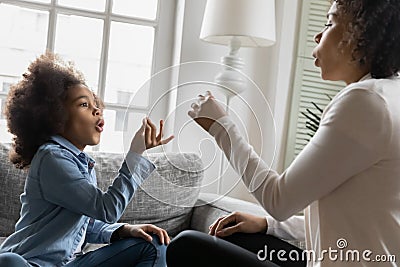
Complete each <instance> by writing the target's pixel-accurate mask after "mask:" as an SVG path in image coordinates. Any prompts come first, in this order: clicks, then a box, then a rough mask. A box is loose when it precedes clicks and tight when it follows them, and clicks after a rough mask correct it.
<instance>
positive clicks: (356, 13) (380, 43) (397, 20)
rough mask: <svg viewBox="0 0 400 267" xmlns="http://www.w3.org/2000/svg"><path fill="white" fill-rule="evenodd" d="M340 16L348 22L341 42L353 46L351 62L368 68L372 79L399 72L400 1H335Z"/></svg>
mask: <svg viewBox="0 0 400 267" xmlns="http://www.w3.org/2000/svg"><path fill="white" fill-rule="evenodd" d="M331 2H336V3H337V8H338V9H337V12H338V15H339V16H344V17H347V18H348V19H349V28H348V32H347V34H346V35H345V37H344V42H347V43H350V44H354V45H355V48H354V50H353V58H354V59H355V60H357V61H358V62H359V64H360V65H361V66H362V65H365V64H366V66H367V67H369V69H370V72H371V75H372V77H373V78H378V79H379V78H387V77H390V76H392V75H395V74H396V73H397V72H398V71H399V69H400V1H399V0H335V1H331Z"/></svg>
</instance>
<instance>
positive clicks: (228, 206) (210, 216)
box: [190, 193, 268, 233]
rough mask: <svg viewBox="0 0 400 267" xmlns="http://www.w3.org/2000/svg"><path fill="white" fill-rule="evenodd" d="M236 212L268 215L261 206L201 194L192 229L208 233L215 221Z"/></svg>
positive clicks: (225, 197) (191, 225)
mask: <svg viewBox="0 0 400 267" xmlns="http://www.w3.org/2000/svg"><path fill="white" fill-rule="evenodd" d="M234 211H241V212H246V213H251V214H254V215H258V216H266V215H267V214H268V213H267V212H266V211H265V210H264V209H263V208H262V207H261V206H260V205H257V204H255V203H251V202H248V201H244V200H240V199H236V198H232V197H227V196H220V195H217V194H210V193H200V196H199V199H198V200H197V202H196V205H195V208H194V210H193V214H192V218H191V222H190V229H192V230H197V231H201V232H205V233H208V227H209V226H210V225H211V224H212V223H213V222H214V221H215V220H217V219H218V218H219V217H221V216H224V215H227V214H229V213H231V212H234Z"/></svg>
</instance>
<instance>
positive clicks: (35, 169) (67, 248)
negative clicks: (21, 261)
mask: <svg viewBox="0 0 400 267" xmlns="http://www.w3.org/2000/svg"><path fill="white" fill-rule="evenodd" d="M94 164H95V162H94V160H93V159H92V158H90V157H89V156H88V155H87V154H86V153H84V152H82V151H80V150H79V149H78V148H76V147H75V146H74V145H73V144H72V143H70V142H69V141H68V140H66V139H65V138H63V137H61V136H53V137H51V140H50V142H48V143H46V144H44V145H42V146H41V147H40V148H39V149H38V151H37V152H36V154H35V156H34V158H33V159H32V163H31V165H30V168H29V172H28V176H27V179H26V181H25V190H24V193H23V194H22V195H21V197H20V199H21V203H22V208H21V213H20V219H19V220H18V222H17V224H16V226H15V232H14V233H13V234H12V235H11V236H9V237H8V238H7V240H6V241H5V242H4V243H3V244H2V245H1V247H0V253H2V252H14V253H17V254H19V255H21V256H23V257H24V258H25V259H26V260H28V262H29V263H30V264H32V265H34V266H36V265H38V266H63V265H65V264H67V263H68V262H69V261H71V260H73V259H74V258H75V255H74V252H75V251H76V249H77V246H78V244H79V242H80V241H81V239H82V237H83V234H84V233H86V235H85V236H84V238H85V243H109V242H110V239H111V235H112V233H113V232H114V231H115V230H116V229H118V228H119V227H121V226H122V225H123V224H120V223H116V222H117V221H118V220H119V218H120V217H121V215H122V213H123V212H124V210H125V208H126V206H127V205H128V203H129V202H130V200H131V199H132V197H133V194H134V193H135V191H136V189H137V188H138V186H139V185H140V184H141V183H142V182H143V181H144V179H146V178H147V177H148V176H149V175H150V173H151V172H152V171H153V170H154V169H155V166H154V165H153V163H151V162H150V161H148V160H147V159H146V158H144V157H142V156H141V155H139V154H136V153H134V152H128V154H127V156H126V159H125V161H124V162H123V163H122V166H121V168H120V169H119V173H118V176H117V177H116V178H115V179H114V181H113V183H112V185H111V186H110V187H109V188H108V189H107V191H106V192H103V191H101V190H100V189H99V188H97V180H96V173H95V170H94Z"/></svg>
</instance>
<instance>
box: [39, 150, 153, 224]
mask: <svg viewBox="0 0 400 267" xmlns="http://www.w3.org/2000/svg"><path fill="white" fill-rule="evenodd" d="M128 166H129V167H128ZM154 169H155V166H154V165H153V163H151V162H150V161H148V160H147V159H145V158H144V157H142V156H141V155H138V154H136V153H133V152H129V153H128V154H127V157H126V160H125V161H124V163H123V164H122V166H121V168H120V170H119V173H118V176H117V177H116V178H115V179H114V181H113V183H112V184H111V185H110V186H109V187H108V189H107V191H106V192H102V191H101V190H100V189H99V188H98V187H97V186H96V185H95V184H93V183H91V182H90V179H89V177H88V174H87V173H85V172H81V171H80V170H79V168H78V166H77V164H76V162H75V161H74V160H73V156H72V154H70V153H67V152H65V151H62V150H56V151H54V150H53V151H49V152H47V154H46V155H44V156H43V158H42V162H41V165H40V168H39V170H40V173H39V174H38V175H39V179H40V187H41V194H42V196H43V198H44V199H46V200H47V201H49V202H51V203H54V204H56V205H58V206H61V207H64V208H66V209H68V210H70V211H72V212H75V213H79V214H83V215H86V216H88V217H91V218H94V219H97V220H101V221H103V222H106V223H115V222H116V221H117V220H118V219H119V218H120V217H121V215H122V213H123V212H124V210H125V208H126V206H127V205H128V203H129V202H130V200H131V199H132V197H133V194H134V193H135V191H136V189H137V188H138V187H139V185H140V184H141V183H142V182H143V181H144V179H146V178H147V177H148V176H149V175H150V173H151V172H152V171H153V170H154ZM93 171H94V170H93Z"/></svg>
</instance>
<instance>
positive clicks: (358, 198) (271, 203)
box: [167, 0, 400, 267]
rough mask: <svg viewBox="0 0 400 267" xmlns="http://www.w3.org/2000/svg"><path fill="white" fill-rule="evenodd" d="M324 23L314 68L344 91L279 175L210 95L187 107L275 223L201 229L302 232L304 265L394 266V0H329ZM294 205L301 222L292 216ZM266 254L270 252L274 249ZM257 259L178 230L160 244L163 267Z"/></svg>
mask: <svg viewBox="0 0 400 267" xmlns="http://www.w3.org/2000/svg"><path fill="white" fill-rule="evenodd" d="M327 19H328V22H327V24H326V25H325V28H324V29H323V31H321V32H320V33H319V34H317V35H316V36H315V42H316V43H317V46H316V48H315V49H314V52H313V56H314V58H315V65H316V66H317V67H319V68H320V69H321V76H322V78H323V79H325V80H334V81H338V80H341V81H344V82H346V84H347V86H346V87H345V88H344V89H343V90H341V91H340V92H339V93H338V94H337V95H336V97H335V98H334V99H333V100H332V101H331V103H330V104H329V105H328V106H327V107H326V109H325V111H324V114H323V115H322V119H321V124H320V127H319V129H318V131H317V133H316V135H315V136H314V137H313V138H312V140H311V141H310V142H309V144H308V145H307V146H306V147H305V148H304V149H303V151H302V152H301V153H300V154H299V155H298V156H297V158H296V159H295V160H294V161H293V163H292V164H291V165H290V166H289V167H288V169H286V171H285V172H283V173H282V174H278V173H277V172H275V171H273V170H271V169H270V168H269V166H268V165H266V164H265V163H264V162H263V161H262V160H261V159H260V158H259V157H258V155H256V153H255V152H254V150H253V149H252V148H251V146H249V144H248V143H247V142H245V140H244V139H243V137H242V136H241V134H240V133H239V132H238V130H237V129H236V127H235V125H234V123H233V122H232V121H231V120H230V119H229V116H227V114H226V113H225V112H224V109H223V108H222V107H221V106H219V105H218V103H217V102H216V101H215V99H214V98H213V96H212V95H211V93H208V94H207V95H206V96H200V99H199V100H200V103H198V104H193V105H192V108H193V109H192V110H191V111H190V112H189V115H190V116H191V117H192V118H194V119H195V120H196V122H197V123H198V124H200V126H202V127H203V128H204V129H205V130H206V131H208V132H209V133H210V134H211V135H212V136H214V137H215V139H216V141H217V143H218V145H219V146H220V147H221V149H222V150H223V151H224V152H225V155H226V156H227V158H228V159H229V161H230V163H231V165H232V167H233V168H234V169H235V170H236V171H237V172H238V173H239V174H240V175H242V179H243V181H244V183H245V184H246V185H247V186H248V187H249V189H250V191H251V192H252V193H253V194H254V196H255V197H256V198H257V199H258V200H259V202H260V203H261V204H262V205H263V207H264V208H265V209H266V211H268V212H269V214H271V215H272V217H273V218H274V219H273V218H272V217H267V220H266V219H265V218H262V217H256V216H252V215H249V214H244V213H233V214H230V215H229V216H226V217H224V218H220V219H219V220H217V221H216V222H215V223H214V224H213V225H212V226H211V228H210V233H211V234H212V235H215V236H218V237H225V236H229V235H232V234H233V233H237V232H246V233H256V232H264V233H265V232H267V233H270V234H273V235H278V236H280V237H284V236H286V237H300V236H304V232H303V230H304V229H305V240H306V245H307V251H308V252H309V253H310V254H309V256H307V254H305V255H306V259H308V260H309V261H308V266H371V265H373V266H397V264H396V262H394V260H395V258H394V257H398V256H399V252H400V199H399V196H400V78H399V75H398V71H399V69H400V54H399V51H400V1H398V0H337V1H334V2H333V3H332V6H331V8H330V10H329V12H328V14H327ZM214 122H216V123H214ZM303 209H305V220H303V221H302V220H301V219H300V218H299V217H292V216H293V215H295V214H297V213H298V212H299V211H302V210H303ZM282 221H284V222H282ZM299 222H300V223H299ZM296 225H297V227H296ZM289 226H292V227H289ZM251 242H252V240H249V243H251ZM187 243H190V244H191V245H192V246H191V247H190V248H188V246H187ZM185 245H186V246H185ZM264 245H267V244H265V243H264V244H263V245H261V246H260V247H259V248H258V250H259V251H261V250H262V251H261V253H260V254H259V255H258V256H261V259H260V258H259V259H260V260H262V259H265V258H266V259H269V256H270V254H268V251H264ZM269 248H270V247H269ZM269 252H270V253H274V252H275V255H276V254H277V253H278V250H275V251H269ZM288 252H289V251H283V252H281V253H280V257H281V259H282V263H283V264H285V263H286V261H285V260H288V259H289V258H290V256H292V258H293V257H295V256H296V253H292V254H289V253H290V252H289V253H288ZM311 253H314V254H311ZM256 254H257V253H256ZM256 254H251V253H247V254H246V253H244V252H243V253H242V252H240V248H238V247H236V246H235V245H233V244H231V243H227V242H225V241H224V240H221V239H216V238H211V237H207V236H203V235H201V234H198V233H194V232H186V233H182V234H181V235H180V236H178V237H177V238H176V239H175V240H174V241H173V242H172V243H171V244H170V246H169V247H168V252H167V262H168V266H170V267H174V266H187V265H185V261H188V260H189V258H196V259H197V260H196V262H194V263H193V264H190V266H201V265H202V264H203V265H204V264H206V266H266V265H267V264H266V263H263V262H261V261H260V260H259V261H257V255H256ZM265 254H267V255H265ZM207 255H208V256H207ZM210 255H214V256H215V257H214V258H215V259H216V260H214V258H213V257H212V256H210ZM218 255H219V257H218ZM313 255H314V256H313ZM264 256H267V257H264ZM393 256H394V257H393ZM300 257H302V255H301V254H300ZM211 259H213V260H211ZM238 262H240V263H242V264H241V265H238ZM243 262H247V264H246V263H243ZM268 266H271V264H269V265H268ZM274 266H275V265H274ZM283 266H287V265H283Z"/></svg>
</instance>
